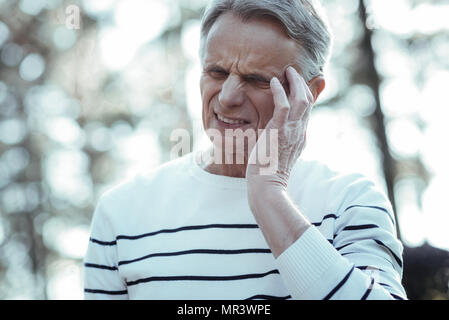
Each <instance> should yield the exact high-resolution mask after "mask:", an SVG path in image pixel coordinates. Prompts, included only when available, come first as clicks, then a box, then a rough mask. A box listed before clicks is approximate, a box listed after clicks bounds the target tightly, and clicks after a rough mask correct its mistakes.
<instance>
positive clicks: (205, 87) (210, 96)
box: [200, 77, 219, 129]
mask: <svg viewBox="0 0 449 320" xmlns="http://www.w3.org/2000/svg"><path fill="white" fill-rule="evenodd" d="M218 91H219V90H218V89H217V86H216V84H214V83H213V81H211V80H210V79H207V78H206V77H202V78H201V80H200V94H201V102H202V116H203V126H204V128H205V129H207V127H208V123H209V122H210V120H211V118H213V105H212V101H213V100H214V96H215V95H216V92H218Z"/></svg>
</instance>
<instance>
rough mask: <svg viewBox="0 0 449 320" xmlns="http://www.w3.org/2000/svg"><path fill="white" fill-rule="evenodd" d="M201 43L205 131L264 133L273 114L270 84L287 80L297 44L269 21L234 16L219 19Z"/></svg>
mask: <svg viewBox="0 0 449 320" xmlns="http://www.w3.org/2000/svg"><path fill="white" fill-rule="evenodd" d="M205 41H206V43H205V45H206V48H205V54H204V57H203V73H202V76H201V82H200V89H201V97H202V103H203V125H204V129H205V130H208V129H216V130H218V131H219V132H220V133H221V134H222V136H224V133H225V129H242V130H243V131H245V130H247V129H253V130H255V132H256V133H257V130H258V129H264V128H265V127H266V125H267V123H268V121H269V120H270V119H271V117H272V116H273V110H274V102H273V96H272V94H271V90H270V79H271V78H272V77H274V76H276V77H278V78H279V79H280V80H281V82H285V81H286V78H285V70H286V68H287V67H288V66H294V65H295V55H296V54H297V52H298V50H297V44H296V43H295V42H294V41H293V40H292V39H290V38H289V37H288V36H287V34H286V32H285V31H284V30H283V29H282V27H281V25H280V24H279V23H277V22H275V21H273V20H271V19H250V20H249V21H246V22H243V21H242V20H241V19H240V18H239V17H238V16H235V15H234V14H232V13H225V14H222V15H221V16H220V17H219V18H218V19H217V21H216V22H215V24H214V25H213V26H212V28H211V30H210V32H209V34H208V37H207V39H205ZM284 87H285V88H288V84H285V85H284Z"/></svg>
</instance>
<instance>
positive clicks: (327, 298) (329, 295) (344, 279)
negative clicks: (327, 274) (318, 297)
mask: <svg viewBox="0 0 449 320" xmlns="http://www.w3.org/2000/svg"><path fill="white" fill-rule="evenodd" d="M352 271H354V265H353V266H352V268H351V270H349V272H348V273H347V274H346V276H345V277H344V278H343V280H341V281H340V282H339V283H338V284H337V285H336V286H335V288H333V289H332V290H331V291H330V292H329V293H328V295H327V296H325V297H324V298H323V300H329V299H330V298H332V296H333V295H334V294H335V293H336V292H337V291H338V289H340V288H341V287H342V286H343V285H344V284H345V283H346V281H348V279H349V276H350V275H351V273H352Z"/></svg>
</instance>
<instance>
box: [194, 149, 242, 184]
mask: <svg viewBox="0 0 449 320" xmlns="http://www.w3.org/2000/svg"><path fill="white" fill-rule="evenodd" d="M240 158H243V159H239V157H238V156H237V155H236V154H225V153H224V152H219V153H217V152H214V149H213V147H211V148H209V149H208V150H207V151H205V152H204V153H203V154H202V156H201V162H200V166H201V168H202V169H203V170H205V171H207V172H209V173H212V174H217V175H221V176H228V177H234V178H245V176H246V166H247V157H245V156H244V157H240ZM238 160H240V161H238ZM242 160H243V161H242ZM242 162H243V163H242Z"/></svg>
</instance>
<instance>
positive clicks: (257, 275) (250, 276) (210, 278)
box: [126, 270, 279, 286]
mask: <svg viewBox="0 0 449 320" xmlns="http://www.w3.org/2000/svg"><path fill="white" fill-rule="evenodd" d="M270 274H279V271H278V270H271V271H268V272H265V273H251V274H242V275H235V276H165V277H161V276H156V277H148V278H143V279H138V280H134V281H129V282H126V284H127V285H128V286H134V285H136V284H139V283H146V282H152V281H182V280H187V281H230V280H244V279H255V278H263V277H266V276H268V275H270Z"/></svg>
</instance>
